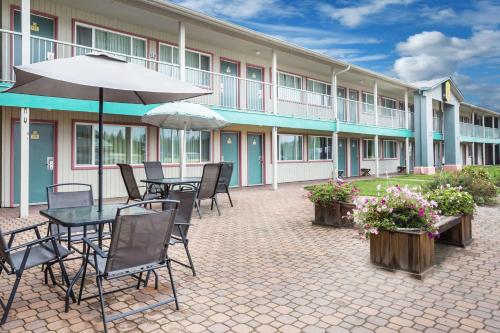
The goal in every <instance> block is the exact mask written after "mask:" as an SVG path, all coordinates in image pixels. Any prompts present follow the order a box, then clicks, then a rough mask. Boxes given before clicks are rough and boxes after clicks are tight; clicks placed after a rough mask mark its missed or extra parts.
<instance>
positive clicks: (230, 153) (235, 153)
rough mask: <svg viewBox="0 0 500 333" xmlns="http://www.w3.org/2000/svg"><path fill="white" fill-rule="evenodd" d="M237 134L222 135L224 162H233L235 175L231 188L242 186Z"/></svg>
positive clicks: (232, 178) (232, 177)
mask: <svg viewBox="0 0 500 333" xmlns="http://www.w3.org/2000/svg"><path fill="white" fill-rule="evenodd" d="M238 139H239V138H238V134H237V133H222V134H221V146H222V147H221V150H222V161H223V162H233V166H234V168H233V175H232V176H231V182H230V183H229V185H230V186H239V185H240V143H239V140H238Z"/></svg>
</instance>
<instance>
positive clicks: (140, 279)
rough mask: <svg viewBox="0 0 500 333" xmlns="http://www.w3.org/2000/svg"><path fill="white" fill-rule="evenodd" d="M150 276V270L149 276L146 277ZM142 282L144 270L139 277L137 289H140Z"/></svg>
mask: <svg viewBox="0 0 500 333" xmlns="http://www.w3.org/2000/svg"><path fill="white" fill-rule="evenodd" d="M148 277H149V272H148V276H147V277H146V279H147V278H148ZM141 282H142V272H141V273H139V278H138V279H137V286H136V287H135V289H137V290H139V288H140V287H141Z"/></svg>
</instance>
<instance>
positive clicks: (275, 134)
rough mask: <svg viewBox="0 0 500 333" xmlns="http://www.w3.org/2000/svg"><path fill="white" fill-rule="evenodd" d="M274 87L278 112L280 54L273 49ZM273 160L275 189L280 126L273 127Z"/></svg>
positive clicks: (276, 184)
mask: <svg viewBox="0 0 500 333" xmlns="http://www.w3.org/2000/svg"><path fill="white" fill-rule="evenodd" d="M272 80H273V82H272V87H273V96H272V98H273V113H274V114H277V113H278V55H277V54H276V50H273V55H272ZM272 134H273V135H272V147H273V149H272V152H273V156H272V162H273V190H277V189H278V127H276V126H273V129H272Z"/></svg>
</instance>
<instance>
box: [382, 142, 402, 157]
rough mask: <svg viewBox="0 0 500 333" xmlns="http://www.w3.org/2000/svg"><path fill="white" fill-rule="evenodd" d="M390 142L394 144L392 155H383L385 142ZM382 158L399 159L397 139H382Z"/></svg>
mask: <svg viewBox="0 0 500 333" xmlns="http://www.w3.org/2000/svg"><path fill="white" fill-rule="evenodd" d="M386 142H392V143H393V144H394V153H395V156H394V157H387V156H385V143H386ZM382 159H383V160H397V159H399V145H398V141H397V140H382Z"/></svg>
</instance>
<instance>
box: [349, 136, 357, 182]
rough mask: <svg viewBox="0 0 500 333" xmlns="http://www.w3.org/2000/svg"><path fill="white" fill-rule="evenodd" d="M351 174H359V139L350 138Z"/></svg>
mask: <svg viewBox="0 0 500 333" xmlns="http://www.w3.org/2000/svg"><path fill="white" fill-rule="evenodd" d="M350 148H351V168H350V169H351V176H353V177H354V176H359V140H356V139H354V140H353V139H351V147H350Z"/></svg>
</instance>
